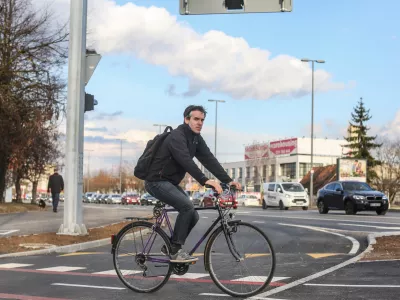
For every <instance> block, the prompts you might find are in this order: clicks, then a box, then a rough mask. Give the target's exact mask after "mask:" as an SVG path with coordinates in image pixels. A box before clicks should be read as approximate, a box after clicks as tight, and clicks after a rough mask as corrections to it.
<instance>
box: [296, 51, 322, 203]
mask: <svg viewBox="0 0 400 300" xmlns="http://www.w3.org/2000/svg"><path fill="white" fill-rule="evenodd" d="M301 61H302V62H311V65H312V75H311V78H312V79H311V171H310V173H311V174H310V205H311V203H312V200H313V196H314V191H313V188H314V170H313V167H314V63H318V64H323V63H325V61H324V60H321V59H308V58H303V59H302V60H301Z"/></svg>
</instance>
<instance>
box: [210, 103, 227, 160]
mask: <svg viewBox="0 0 400 300" xmlns="http://www.w3.org/2000/svg"><path fill="white" fill-rule="evenodd" d="M208 101H209V102H215V136H214V139H215V145H214V156H215V157H217V130H218V129H217V128H218V125H217V122H218V102H225V100H211V99H210V100H208Z"/></svg>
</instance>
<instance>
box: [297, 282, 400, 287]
mask: <svg viewBox="0 0 400 300" xmlns="http://www.w3.org/2000/svg"><path fill="white" fill-rule="evenodd" d="M304 285H307V286H332V287H355V288H357V287H365V288H400V285H387V284H382V285H379V284H329V283H306V284H304Z"/></svg>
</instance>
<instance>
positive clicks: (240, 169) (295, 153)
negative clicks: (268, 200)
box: [222, 137, 347, 192]
mask: <svg viewBox="0 0 400 300" xmlns="http://www.w3.org/2000/svg"><path fill="white" fill-rule="evenodd" d="M346 144H347V142H346V141H345V140H339V139H337V140H334V139H327V138H326V139H322V138H314V159H313V160H314V167H322V166H327V165H334V164H336V159H337V158H339V157H342V156H343V155H344V153H346V151H347V149H345V147H344V145H346ZM222 166H223V167H224V168H225V170H226V171H227V173H228V174H229V175H230V176H231V177H232V178H233V179H234V180H236V181H239V182H240V183H241V184H242V185H243V186H244V187H245V189H246V190H247V191H255V192H258V191H260V186H261V182H267V181H293V182H300V181H301V179H302V178H303V177H304V176H305V175H306V174H307V173H308V172H309V171H310V169H311V138H306V137H303V138H291V139H285V140H279V141H272V142H269V143H262V144H255V145H250V146H248V147H246V149H245V153H244V160H243V161H237V162H228V163H223V164H222Z"/></svg>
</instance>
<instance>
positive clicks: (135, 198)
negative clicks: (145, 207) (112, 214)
mask: <svg viewBox="0 0 400 300" xmlns="http://www.w3.org/2000/svg"><path fill="white" fill-rule="evenodd" d="M121 204H122V205H129V204H133V205H139V204H140V199H139V195H138V194H132V193H128V194H125V195H124V196H123V197H122V200H121Z"/></svg>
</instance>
